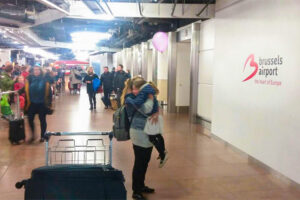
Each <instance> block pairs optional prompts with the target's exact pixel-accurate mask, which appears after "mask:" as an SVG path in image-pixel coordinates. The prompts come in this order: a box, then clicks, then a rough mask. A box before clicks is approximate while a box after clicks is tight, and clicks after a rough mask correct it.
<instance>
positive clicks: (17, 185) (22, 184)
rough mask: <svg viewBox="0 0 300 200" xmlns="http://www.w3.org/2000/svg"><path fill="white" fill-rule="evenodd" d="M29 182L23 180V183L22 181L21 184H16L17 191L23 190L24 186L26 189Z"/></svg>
mask: <svg viewBox="0 0 300 200" xmlns="http://www.w3.org/2000/svg"><path fill="white" fill-rule="evenodd" d="M27 181H28V180H27V179H25V180H23V181H21V182H17V183H16V185H15V186H16V188H17V189H21V188H22V187H23V186H24V187H25V186H26V183H27Z"/></svg>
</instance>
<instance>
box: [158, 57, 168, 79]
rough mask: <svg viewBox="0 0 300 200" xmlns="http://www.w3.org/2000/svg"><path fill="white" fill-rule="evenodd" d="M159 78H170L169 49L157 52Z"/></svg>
mask: <svg viewBox="0 0 300 200" xmlns="http://www.w3.org/2000/svg"><path fill="white" fill-rule="evenodd" d="M157 79H158V80H168V51H165V52H163V53H160V52H158V53H157Z"/></svg>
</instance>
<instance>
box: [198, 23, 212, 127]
mask: <svg viewBox="0 0 300 200" xmlns="http://www.w3.org/2000/svg"><path fill="white" fill-rule="evenodd" d="M214 48H215V21H214V19H210V20H207V21H204V22H202V23H201V26H200V52H199V77H198V106H197V107H198V109H197V114H198V116H200V117H202V118H204V119H206V120H210V121H211V119H212V93H213V69H214V68H213V65H214V64H213V61H214Z"/></svg>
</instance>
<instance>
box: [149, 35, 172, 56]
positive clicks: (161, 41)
mask: <svg viewBox="0 0 300 200" xmlns="http://www.w3.org/2000/svg"><path fill="white" fill-rule="evenodd" d="M152 44H153V46H154V48H155V49H156V50H157V51H159V52H161V53H162V52H164V51H165V50H167V48H168V34H167V33H164V32H157V33H155V35H154V36H153V39H152Z"/></svg>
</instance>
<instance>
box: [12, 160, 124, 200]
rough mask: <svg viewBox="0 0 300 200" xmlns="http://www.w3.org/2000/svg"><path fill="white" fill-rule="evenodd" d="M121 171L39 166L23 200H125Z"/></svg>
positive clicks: (26, 182) (29, 180)
mask: <svg viewBox="0 0 300 200" xmlns="http://www.w3.org/2000/svg"><path fill="white" fill-rule="evenodd" d="M124 181H125V179H124V176H123V173H122V171H120V170H117V169H114V168H112V167H110V166H103V165H55V166H46V167H39V168H36V169H34V170H33V171H32V173H31V178H30V179H28V180H23V181H22V182H18V183H17V184H16V187H17V188H21V187H22V186H23V185H24V186H25V200H33V199H34V200H42V199H43V200H45V199H47V200H50V199H51V200H54V199H61V200H63V199H64V200H66V199H68V200H73V199H77V200H85V199H95V200H96V199H101V200H102V199H103V200H108V199H111V200H112V199H114V200H123V199H126V193H127V192H126V189H125V186H124Z"/></svg>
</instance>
